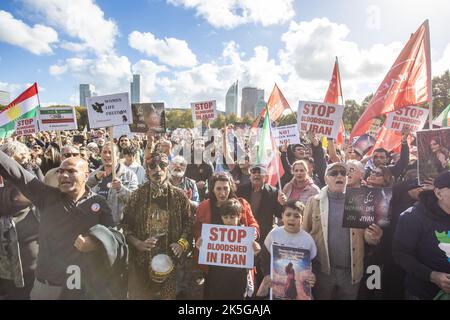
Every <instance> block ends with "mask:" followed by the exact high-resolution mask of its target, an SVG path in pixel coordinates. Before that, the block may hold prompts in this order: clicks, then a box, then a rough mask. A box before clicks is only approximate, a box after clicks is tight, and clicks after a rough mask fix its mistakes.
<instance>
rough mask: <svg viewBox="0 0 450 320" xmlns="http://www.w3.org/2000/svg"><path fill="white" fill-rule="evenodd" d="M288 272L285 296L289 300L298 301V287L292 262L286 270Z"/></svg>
mask: <svg viewBox="0 0 450 320" xmlns="http://www.w3.org/2000/svg"><path fill="white" fill-rule="evenodd" d="M285 271H286V285H285V291H284V292H285V295H286V299H287V300H297V287H296V285H295V270H294V265H293V264H292V262H289V264H288V265H287V266H286V268H285Z"/></svg>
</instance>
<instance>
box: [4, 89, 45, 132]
mask: <svg viewBox="0 0 450 320" xmlns="http://www.w3.org/2000/svg"><path fill="white" fill-rule="evenodd" d="M38 107H39V98H38V88H37V83H36V82H35V83H34V84H33V85H32V86H31V87H29V88H28V89H27V90H25V91H24V92H22V93H21V94H20V95H19V96H18V97H17V98H16V99H15V100H14V101H13V102H11V103H10V104H9V105H8V106H7V107H6V109H4V110H3V111H2V112H0V138H5V137H9V136H10V135H11V134H13V133H14V124H15V122H16V121H17V120H21V119H28V118H34V117H36V111H37V108H38Z"/></svg>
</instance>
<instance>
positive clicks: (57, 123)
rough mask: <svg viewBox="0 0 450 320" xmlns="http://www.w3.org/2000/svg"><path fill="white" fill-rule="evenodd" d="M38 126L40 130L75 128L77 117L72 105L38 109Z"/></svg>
mask: <svg viewBox="0 0 450 320" xmlns="http://www.w3.org/2000/svg"><path fill="white" fill-rule="evenodd" d="M39 128H40V130H41V131H53V130H55V131H58V130H59V131H64V130H77V129H78V125H77V117H76V115H75V108H74V107H58V108H56V107H55V108H53V107H52V108H42V109H39Z"/></svg>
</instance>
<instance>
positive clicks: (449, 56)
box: [431, 43, 450, 76]
mask: <svg viewBox="0 0 450 320" xmlns="http://www.w3.org/2000/svg"><path fill="white" fill-rule="evenodd" d="M447 70H450V43H449V44H447V46H446V47H445V49H444V53H443V54H442V56H441V58H440V59H439V60H438V61H437V62H436V63H435V64H433V68H432V69H431V72H432V73H433V76H440V75H441V74H443V73H444V72H445V71H447Z"/></svg>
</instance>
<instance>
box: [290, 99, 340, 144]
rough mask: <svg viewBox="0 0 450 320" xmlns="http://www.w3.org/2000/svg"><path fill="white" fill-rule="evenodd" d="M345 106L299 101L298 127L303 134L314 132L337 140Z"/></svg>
mask: <svg viewBox="0 0 450 320" xmlns="http://www.w3.org/2000/svg"><path fill="white" fill-rule="evenodd" d="M343 112H344V106H341V105H335V104H328V103H322V102H310V101H299V103H298V113H297V120H298V127H299V129H300V131H302V132H308V131H312V132H314V133H317V134H321V135H323V136H325V137H327V138H332V139H336V138H337V135H338V132H339V126H340V123H341V119H342V114H343Z"/></svg>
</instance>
